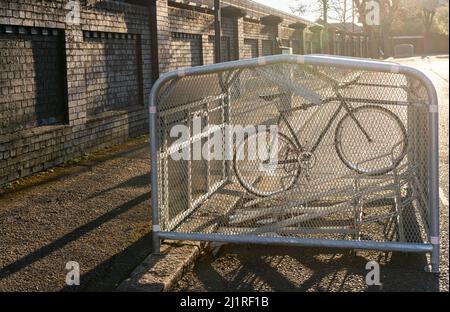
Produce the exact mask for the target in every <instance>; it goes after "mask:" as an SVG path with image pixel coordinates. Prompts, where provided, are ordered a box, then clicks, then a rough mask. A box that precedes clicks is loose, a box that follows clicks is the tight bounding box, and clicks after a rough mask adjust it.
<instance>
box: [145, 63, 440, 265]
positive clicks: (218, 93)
mask: <svg viewBox="0 0 450 312" xmlns="http://www.w3.org/2000/svg"><path fill="white" fill-rule="evenodd" d="M437 112H438V109H437V97H436V92H435V89H434V87H433V85H432V83H431V82H430V81H429V79H428V78H427V77H426V76H425V75H424V74H422V73H421V72H419V71H417V70H415V69H413V68H410V67H405V66H401V65H398V64H394V63H388V62H380V61H371V60H364V59H355V58H344V57H329V56H322V55H309V56H296V55H282V56H268V57H264V58H257V59H251V60H243V61H235V62H228V63H222V64H215V65H208V66H202V67H195V68H188V69H181V70H178V71H175V72H171V73H168V74H165V75H163V76H161V78H160V79H159V80H158V81H157V82H156V83H155V85H154V87H153V90H152V93H151V106H150V135H151V158H152V208H153V215H152V218H153V220H152V222H153V237H154V252H155V253H158V252H159V248H160V241H161V240H163V239H174V240H196V241H216V242H233V243H260V244H282V245H298V246H322V247H337V248H352V249H370V250H385V251H403V252H424V253H431V265H432V269H433V271H438V270H439V239H438V237H439V228H438V224H439V222H438V219H439V201H438V116H437ZM255 151H256V152H255Z"/></svg>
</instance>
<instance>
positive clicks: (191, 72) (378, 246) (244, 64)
mask: <svg viewBox="0 0 450 312" xmlns="http://www.w3.org/2000/svg"><path fill="white" fill-rule="evenodd" d="M282 63H283V64H301V65H316V66H332V67H343V68H346V69H354V70H367V71H378V72H385V73H398V74H405V75H409V76H413V77H414V78H416V79H418V80H419V81H421V82H422V84H423V85H424V86H425V87H426V89H427V93H428V97H429V101H430V102H429V109H428V123H429V127H430V130H429V133H428V140H429V144H430V148H429V149H428V155H427V156H428V159H429V163H430V166H429V168H428V179H429V180H428V185H429V190H428V191H429V196H428V207H429V209H430V229H429V238H430V242H429V243H405V242H377V241H355V240H329V239H316V238H297V237H267V236H257V235H245V236H238V235H223V234H217V233H211V234H201V233H179V232H166V231H161V228H160V218H159V203H158V186H159V181H158V148H159V146H158V144H159V143H158V133H159V129H158V114H159V109H158V94H159V91H160V89H161V88H162V87H163V86H164V85H165V84H166V83H167V82H169V81H171V80H174V79H179V78H183V77H187V76H195V75H201V74H212V73H219V72H223V71H226V70H237V69H245V68H256V67H260V66H266V65H275V64H282ZM437 99H438V98H437V93H436V90H435V88H434V85H433V83H432V82H431V80H430V79H429V78H428V77H427V76H426V75H425V74H424V73H423V72H421V71H419V70H417V69H415V68H412V67H408V66H403V65H399V64H396V63H393V62H384V61H376V60H369V59H358V58H353V57H352V58H347V57H335V56H326V55H275V56H267V57H260V58H255V59H248V60H239V61H232V62H227V63H219V64H212V65H205V66H199V67H192V68H185V69H179V70H176V71H172V72H169V73H165V74H163V75H161V76H160V78H159V79H158V80H157V81H156V82H155V84H154V86H153V88H152V91H151V93H150V106H149V127H150V154H151V169H152V170H151V197H152V198H151V204H152V231H153V233H152V237H153V253H155V254H158V253H159V252H160V244H161V240H163V239H171V240H194V241H214V242H224V243H252V244H266V245H289V246H310V247H312V246H313V247H327V248H329V247H330V248H350V249H361V250H379V251H400V252H419V253H430V254H431V270H432V272H435V273H437V272H439V248H440V243H439V128H438V120H439V119H438V100H437Z"/></svg>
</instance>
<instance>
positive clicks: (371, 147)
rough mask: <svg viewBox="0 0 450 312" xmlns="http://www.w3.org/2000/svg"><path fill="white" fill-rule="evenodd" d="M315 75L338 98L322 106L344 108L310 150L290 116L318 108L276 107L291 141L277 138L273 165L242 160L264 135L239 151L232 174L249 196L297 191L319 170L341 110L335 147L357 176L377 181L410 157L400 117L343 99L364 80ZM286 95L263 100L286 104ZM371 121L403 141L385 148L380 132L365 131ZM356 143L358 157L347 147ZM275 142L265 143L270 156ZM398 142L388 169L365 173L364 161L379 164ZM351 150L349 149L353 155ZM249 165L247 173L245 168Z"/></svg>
mask: <svg viewBox="0 0 450 312" xmlns="http://www.w3.org/2000/svg"><path fill="white" fill-rule="evenodd" d="M315 75H318V76H319V77H320V78H321V80H324V81H327V83H329V84H330V85H331V89H332V90H333V93H334V96H333V97H329V98H326V99H324V100H321V103H320V105H323V104H326V103H330V102H333V101H334V102H338V103H339V106H338V108H337V109H336V111H335V112H334V114H333V115H332V116H331V117H330V119H329V120H328V122H327V123H326V125H325V127H324V128H323V129H322V130H321V132H320V135H319V136H318V137H317V140H316V141H315V142H314V144H313V145H312V147H311V148H310V149H308V150H307V149H306V148H305V147H304V146H303V145H302V144H301V143H300V140H299V137H298V135H297V133H296V132H295V130H294V127H293V126H292V124H291V123H290V122H289V120H288V115H290V114H292V113H293V112H294V111H297V110H308V109H310V108H312V107H316V105H317V104H315V103H305V104H302V105H301V106H300V107H297V108H288V109H285V108H283V107H282V105H275V107H276V109H277V111H278V113H279V117H278V121H277V124H280V123H284V124H285V125H286V128H287V130H288V133H289V135H290V136H289V135H287V134H285V133H281V132H278V136H277V144H276V148H277V151H276V155H277V161H276V162H275V163H273V162H271V160H270V159H269V158H267V159H265V160H264V159H263V160H261V159H245V158H243V156H244V157H245V154H248V153H246V151H247V152H248V149H249V147H250V142H252V141H251V140H255V137H254V136H256V135H261V134H260V133H256V134H252V135H248V136H247V137H246V138H245V139H244V140H242V142H241V143H240V144H239V145H238V146H237V147H236V149H235V153H234V158H233V168H234V171H235V173H236V177H237V179H238V182H239V183H240V184H241V185H242V187H244V189H246V191H248V192H249V193H250V194H253V195H256V196H258V197H266V196H271V195H274V194H277V193H280V192H283V191H286V190H289V189H291V188H292V187H293V186H294V185H296V184H297V182H298V180H299V177H300V174H301V172H302V170H305V171H308V170H309V169H311V168H312V167H314V165H315V160H316V159H315V156H314V153H315V152H316V150H317V148H318V147H319V146H320V144H321V142H322V140H323V139H324V137H325V136H326V134H327V133H328V131H330V129H331V128H332V126H333V124H334V122H335V121H336V119H337V117H338V116H339V114H340V112H341V111H342V110H345V115H344V116H343V117H342V118H341V119H340V120H339V122H338V124H337V127H336V130H335V133H334V147H335V150H336V152H337V155H338V157H339V159H340V161H342V163H344V165H345V166H346V167H347V168H349V169H350V170H352V171H354V172H356V173H357V174H365V175H368V176H378V175H383V174H386V173H388V172H390V171H392V170H393V169H395V168H396V167H397V166H398V165H399V164H400V163H401V162H402V160H403V158H404V157H405V155H406V150H407V145H408V140H407V133H406V129H405V126H404V125H403V123H402V121H401V120H400V119H399V117H398V116H397V115H395V114H394V113H393V112H392V111H390V110H388V109H387V108H384V107H380V106H377V105H370V104H369V105H363V106H359V107H357V108H353V107H352V106H351V105H350V104H349V103H348V102H347V100H346V99H345V98H344V96H343V95H342V92H341V90H345V89H347V88H350V87H351V86H354V85H356V84H357V83H358V81H359V80H360V78H361V75H359V76H358V77H356V78H355V79H352V80H351V81H349V82H345V83H340V82H339V81H337V80H336V79H334V78H331V77H329V76H328V75H326V74H323V73H320V72H319V73H318V72H315ZM286 95H287V93H285V92H281V93H276V94H270V95H260V96H259V98H260V99H262V100H264V101H266V102H273V101H275V100H281V101H282V100H283V97H285V96H286ZM367 120H378V121H380V123H381V122H382V124H383V127H385V128H386V129H389V131H391V133H394V132H395V133H396V134H397V135H398V136H399V138H397V139H395V140H394V141H393V142H392V144H390V143H389V142H386V140H385V139H386V138H385V137H384V136H383V137H380V135H379V134H377V131H374V129H366V128H367V127H364V121H367ZM266 132H267V133H266V136H265V137H266V138H267V137H270V133H269V130H266ZM259 138H260V137H259ZM347 140H348V141H347ZM354 140H358V141H359V143H358V144H360V151H359V152H358V153H359V155H358V153H357V152H355V151H354V150H352V149H351V147H349V145H348V142H352V141H354ZM272 141H273V140H270V141H269V142H266V143H267V144H268V148H269V150H271V149H274V147H273V146H274V145H275V144H274V143H273V142H272ZM379 141H381V143H382V144H385V146H381V148H380V147H379V146H378V145H377V146H375V144H380V142H379ZM398 142H402V144H400V145H401V146H400V148H399V153H398V156H396V157H394V160H393V162H391V161H389V162H388V163H389V165H385V164H384V165H383V164H381V161H380V164H378V167H377V166H374V164H371V165H370V164H369V165H367V166H366V167H364V166H361V165H360V163H361V161H362V160H365V159H367V158H377V156H379V155H384V154H386V151H390V150H391V149H392V148H393V146H394V145H396V144H398ZM258 143H259V142H258ZM348 149H350V151H349V150H348ZM378 153H379V154H378ZM366 156H367V157H366ZM363 157H366V158H363ZM361 158H362V159H361ZM244 165H246V166H247V167H246V168H244ZM267 165H270V166H269V167H270V168H272V169H271V170H262V169H261V168H263V167H262V166H267ZM249 169H250V170H249ZM255 169H256V170H255ZM255 171H256V174H255ZM248 172H250V174H247V173H248ZM264 174H265V175H266V176H267V178H268V179H269V181H266V183H264V181H263V182H261V181H259V182H258V181H256V183H255V176H257V177H258V178H259V180H261V179H262V178H263V177H264ZM262 176H263V177H262ZM264 185H265V186H264ZM267 185H271V187H272V189H269V190H267V188H268V187H267Z"/></svg>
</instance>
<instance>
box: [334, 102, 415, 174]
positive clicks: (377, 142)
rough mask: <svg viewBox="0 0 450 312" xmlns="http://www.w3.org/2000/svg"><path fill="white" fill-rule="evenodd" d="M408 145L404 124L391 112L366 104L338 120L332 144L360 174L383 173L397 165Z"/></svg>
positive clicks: (342, 158)
mask: <svg viewBox="0 0 450 312" xmlns="http://www.w3.org/2000/svg"><path fill="white" fill-rule="evenodd" d="M407 146H408V140H407V134H406V129H405V126H404V125H403V123H402V121H401V120H400V118H398V116H397V115H395V114H394V113H393V112H392V111H390V110H388V109H386V108H384V107H380V106H376V105H366V106H361V107H358V108H356V109H354V110H352V111H350V112H349V113H347V114H346V115H345V116H344V117H343V118H342V120H341V121H340V122H339V123H338V125H337V128H336V132H335V147H336V151H337V154H338V156H339V158H340V159H341V161H342V162H343V163H344V164H345V165H346V166H347V167H348V168H350V169H351V170H354V171H356V172H357V173H360V174H367V175H373V176H374V175H382V174H385V173H388V172H390V171H392V170H393V169H394V168H396V167H397V166H398V165H399V164H400V163H401V161H402V160H403V158H404V157H405V155H406V150H407Z"/></svg>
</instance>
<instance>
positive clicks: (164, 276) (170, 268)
mask: <svg viewBox="0 0 450 312" xmlns="http://www.w3.org/2000/svg"><path fill="white" fill-rule="evenodd" d="M223 190H224V192H221V191H220V190H219V191H218V192H217V193H215V194H214V195H213V196H211V198H209V199H208V200H207V201H206V202H205V203H204V204H203V205H208V206H211V208H214V210H216V211H217V209H219V210H220V208H222V209H224V210H223V211H220V212H219V213H221V214H223V215H225V214H227V213H228V212H229V211H230V210H232V209H234V208H235V206H236V205H237V204H238V201H239V199H240V198H241V196H239V195H231V194H235V193H233V191H235V192H236V191H242V189H241V187H240V186H237V185H235V184H234V185H233V184H227V185H225V186H224V187H223ZM223 201H226V202H229V203H230V205H228V207H227V208H223V207H224V206H223V205H222V206H220V205H218V203H219V202H223ZM206 209H208V208H206ZM200 220H201V221H202V222H203V224H207V223H210V221H211V219H208V218H204V217H202V218H199V217H198V216H196V215H195V212H194V213H193V214H192V215H191V216H190V217H189V220H188V221H187V222H186V223H184V224H182V225H181V226H180V230H182V231H188V230H189V229H192V228H193V227H201V225H202V224H199V222H200ZM189 223H191V224H189ZM217 229H218V224H214V225H212V226H209V227H208V228H207V230H206V232H209V233H213V232H215V231H216V230H217ZM209 245H210V244H208V243H204V242H193V241H183V242H178V241H170V240H165V241H164V243H163V244H162V245H161V254H160V255H154V254H151V255H149V256H148V257H147V258H146V259H145V260H144V261H143V262H142V263H141V264H140V265H139V266H138V267H137V268H136V269H135V270H134V271H133V272H132V273H131V275H130V276H129V277H128V278H127V279H126V280H124V281H123V282H122V283H121V284H120V285H119V287H118V288H117V291H120V292H166V291H171V290H172V289H173V287H174V286H175V285H176V283H177V282H178V281H179V280H180V279H181V277H182V276H183V274H184V273H185V272H186V270H187V269H189V268H190V267H191V265H193V264H194V262H195V261H196V260H197V259H198V258H199V256H200V255H201V253H202V251H203V250H205V248H206V247H207V246H209ZM211 247H213V248H214V247H217V246H214V245H213V244H211Z"/></svg>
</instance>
